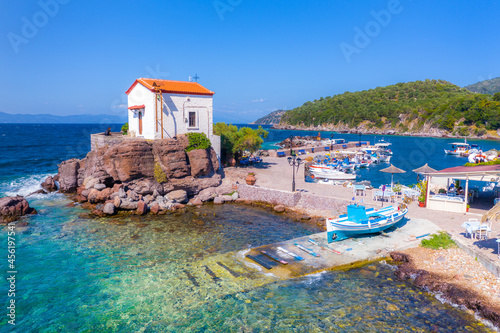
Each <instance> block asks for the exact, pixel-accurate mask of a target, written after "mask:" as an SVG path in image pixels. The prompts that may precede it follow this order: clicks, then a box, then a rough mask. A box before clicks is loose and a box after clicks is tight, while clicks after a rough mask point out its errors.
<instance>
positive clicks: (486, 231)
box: [476, 221, 491, 240]
mask: <svg viewBox="0 0 500 333" xmlns="http://www.w3.org/2000/svg"><path fill="white" fill-rule="evenodd" d="M490 234H491V221H486V222H483V223H481V224H480V225H479V228H478V229H477V230H476V238H477V239H479V240H481V239H483V238H484V240H487V239H488V237H489V236H490Z"/></svg>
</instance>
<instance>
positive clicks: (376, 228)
mask: <svg viewBox="0 0 500 333" xmlns="http://www.w3.org/2000/svg"><path fill="white" fill-rule="evenodd" d="M392 208H393V209H392V210H387V209H386V210H385V211H380V213H381V214H380V215H378V216H380V218H379V220H378V221H376V222H373V223H353V222H349V221H348V220H347V218H346V217H344V218H340V219H336V220H331V219H328V220H327V221H326V227H327V237H328V243H332V242H338V241H341V240H344V239H347V238H351V237H356V236H361V235H370V234H375V233H379V232H381V231H384V230H386V229H388V228H390V227H392V226H394V225H396V224H398V223H399V222H401V221H402V220H403V219H404V217H405V215H406V213H407V212H408V209H407V208H405V209H404V210H396V209H394V207H392ZM383 217H385V219H382V218H383Z"/></svg>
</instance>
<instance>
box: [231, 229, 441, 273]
mask: <svg viewBox="0 0 500 333" xmlns="http://www.w3.org/2000/svg"><path fill="white" fill-rule="evenodd" d="M439 230H441V228H439V227H438V226H436V225H435V224H434V223H432V222H430V221H428V220H424V219H405V220H404V221H401V222H400V223H399V224H398V226H396V227H393V228H391V229H389V230H388V231H387V232H386V233H384V234H374V235H369V236H364V237H357V238H350V239H346V240H344V241H340V242H334V243H330V244H327V242H326V239H327V238H326V232H321V233H317V234H313V235H310V236H304V237H299V238H295V239H291V240H287V241H284V242H279V243H274V244H268V245H264V246H260V247H256V248H252V249H250V250H244V251H240V252H238V254H237V258H238V259H239V260H240V261H242V262H243V263H244V264H245V265H247V266H250V267H252V268H255V269H258V270H260V271H261V272H263V273H268V274H272V275H273V276H274V277H276V278H279V279H290V278H297V277H300V276H304V275H310V274H315V273H320V272H322V271H327V270H342V269H350V268H353V267H356V266H359V265H362V264H365V263H368V262H371V261H375V260H379V259H383V258H384V257H386V256H387V255H388V253H389V252H392V251H400V250H404V249H407V248H410V247H415V246H418V244H419V243H420V241H421V239H422V238H417V237H418V236H422V235H425V234H432V233H436V232H437V231H439ZM310 239H311V240H313V241H314V242H315V243H317V244H320V245H321V246H318V245H316V244H314V243H312V242H310V241H309V240H310ZM295 244H299V245H301V246H302V247H304V248H306V249H310V250H312V251H313V252H314V253H316V254H317V255H318V257H316V256H313V255H311V254H309V253H307V252H305V251H303V250H301V249H300V248H299V247H297V246H296V245H295ZM278 247H280V248H284V249H285V250H287V251H290V252H293V253H294V254H296V255H298V256H300V257H302V258H303V260H296V259H294V258H293V257H292V256H289V255H286V254H284V253H283V252H281V251H280V250H278ZM332 250H334V251H337V252H333V251H332ZM261 251H265V252H267V253H270V254H271V255H273V256H276V257H279V259H282V260H285V261H286V262H287V264H279V263H277V262H276V263H277V265H276V266H275V267H273V268H271V269H266V268H264V267H262V266H260V265H259V264H257V263H256V262H255V261H253V260H252V259H250V258H248V257H246V255H252V256H262V253H261ZM268 260H270V261H271V262H272V261H273V260H272V259H268Z"/></svg>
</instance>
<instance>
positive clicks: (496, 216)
mask: <svg viewBox="0 0 500 333" xmlns="http://www.w3.org/2000/svg"><path fill="white" fill-rule="evenodd" d="M488 220H489V221H498V220H500V203H497V204H496V205H495V206H493V208H492V209H490V210H489V211H487V212H486V214H484V215H483V218H482V219H481V222H486V221H488Z"/></svg>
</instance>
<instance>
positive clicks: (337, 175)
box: [311, 169, 356, 180]
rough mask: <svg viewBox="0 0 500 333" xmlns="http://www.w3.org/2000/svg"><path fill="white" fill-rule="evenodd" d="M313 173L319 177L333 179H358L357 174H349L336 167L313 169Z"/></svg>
mask: <svg viewBox="0 0 500 333" xmlns="http://www.w3.org/2000/svg"><path fill="white" fill-rule="evenodd" d="M311 173H312V174H313V175H314V176H315V177H317V178H323V179H333V180H348V179H356V174H348V173H345V172H342V171H339V170H335V169H330V170H327V169H316V170H314V169H311Z"/></svg>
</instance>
